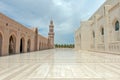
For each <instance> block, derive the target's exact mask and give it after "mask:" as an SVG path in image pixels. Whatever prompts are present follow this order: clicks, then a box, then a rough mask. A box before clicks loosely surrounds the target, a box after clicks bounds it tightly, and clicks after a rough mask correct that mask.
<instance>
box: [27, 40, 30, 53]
mask: <svg viewBox="0 0 120 80" xmlns="http://www.w3.org/2000/svg"><path fill="white" fill-rule="evenodd" d="M30 47H31V40H30V39H29V40H28V42H27V52H30Z"/></svg>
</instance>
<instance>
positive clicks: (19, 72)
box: [0, 49, 120, 80]
mask: <svg viewBox="0 0 120 80" xmlns="http://www.w3.org/2000/svg"><path fill="white" fill-rule="evenodd" d="M56 79H57V80H73V79H74V80H119V79H120V55H113V54H107V53H98V52H88V51H75V50H74V49H51V50H45V51H37V52H31V53H26V54H17V55H11V56H5V57H1V58H0V80H56Z"/></svg>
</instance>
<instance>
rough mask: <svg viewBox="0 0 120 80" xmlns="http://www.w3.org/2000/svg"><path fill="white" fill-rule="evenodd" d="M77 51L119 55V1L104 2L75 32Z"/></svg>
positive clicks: (109, 0)
mask: <svg viewBox="0 0 120 80" xmlns="http://www.w3.org/2000/svg"><path fill="white" fill-rule="evenodd" d="M75 47H76V49H78V50H90V51H98V52H108V53H118V54H120V0H106V2H105V3H104V4H103V5H102V6H101V7H100V8H99V9H98V10H97V11H96V13H95V14H94V15H93V16H91V18H90V19H89V20H88V21H83V22H81V26H80V28H79V29H78V30H77V31H76V32H75Z"/></svg>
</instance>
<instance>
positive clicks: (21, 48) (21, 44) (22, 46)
mask: <svg viewBox="0 0 120 80" xmlns="http://www.w3.org/2000/svg"><path fill="white" fill-rule="evenodd" d="M24 49H25V39H24V38H21V39H20V53H23V52H24Z"/></svg>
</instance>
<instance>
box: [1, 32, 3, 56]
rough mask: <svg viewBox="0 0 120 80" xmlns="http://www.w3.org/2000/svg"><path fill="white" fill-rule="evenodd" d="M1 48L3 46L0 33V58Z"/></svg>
mask: <svg viewBox="0 0 120 80" xmlns="http://www.w3.org/2000/svg"><path fill="white" fill-rule="evenodd" d="M2 46H3V37H2V34H1V33H0V56H1V55H2Z"/></svg>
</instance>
